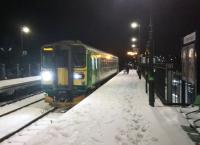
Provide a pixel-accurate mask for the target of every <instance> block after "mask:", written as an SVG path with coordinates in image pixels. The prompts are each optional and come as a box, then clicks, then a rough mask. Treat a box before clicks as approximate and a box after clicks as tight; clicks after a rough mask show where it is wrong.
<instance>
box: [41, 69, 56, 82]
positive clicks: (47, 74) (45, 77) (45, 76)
mask: <svg viewBox="0 0 200 145" xmlns="http://www.w3.org/2000/svg"><path fill="white" fill-rule="evenodd" d="M41 77H42V81H44V82H49V81H52V80H53V73H52V72H51V71H42V73H41Z"/></svg>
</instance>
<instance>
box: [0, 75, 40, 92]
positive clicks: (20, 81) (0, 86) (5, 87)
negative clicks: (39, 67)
mask: <svg viewBox="0 0 200 145" xmlns="http://www.w3.org/2000/svg"><path fill="white" fill-rule="evenodd" d="M40 80H41V77H40V76H33V77H25V78H17V79H10V80H1V81H0V93H1V92H5V91H9V89H17V88H20V87H25V86H27V85H35V84H39V83H40Z"/></svg>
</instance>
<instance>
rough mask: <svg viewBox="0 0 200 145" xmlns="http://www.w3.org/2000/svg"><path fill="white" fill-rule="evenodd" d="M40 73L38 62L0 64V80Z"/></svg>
mask: <svg viewBox="0 0 200 145" xmlns="http://www.w3.org/2000/svg"><path fill="white" fill-rule="evenodd" d="M37 75H40V64H36V63H35V64H23V65H22V64H14V65H5V64H0V80H6V79H14V78H20V77H29V76H37Z"/></svg>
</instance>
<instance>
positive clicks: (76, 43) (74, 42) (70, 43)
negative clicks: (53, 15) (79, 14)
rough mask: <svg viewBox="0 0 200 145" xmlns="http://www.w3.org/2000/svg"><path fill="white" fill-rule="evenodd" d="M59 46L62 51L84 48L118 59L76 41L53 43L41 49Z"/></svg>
mask: <svg viewBox="0 0 200 145" xmlns="http://www.w3.org/2000/svg"><path fill="white" fill-rule="evenodd" d="M60 45H62V46H63V47H62V49H69V48H71V47H73V46H75V45H79V46H84V48H85V49H88V50H90V51H94V52H97V53H103V54H105V55H110V56H112V57H115V58H118V57H117V56H115V55H113V54H110V53H107V52H104V51H101V50H98V49H96V48H94V47H92V46H89V45H86V44H84V43H82V42H81V41H79V40H77V41H73V40H63V41H58V42H55V43H50V44H45V45H43V46H42V48H44V47H57V46H60Z"/></svg>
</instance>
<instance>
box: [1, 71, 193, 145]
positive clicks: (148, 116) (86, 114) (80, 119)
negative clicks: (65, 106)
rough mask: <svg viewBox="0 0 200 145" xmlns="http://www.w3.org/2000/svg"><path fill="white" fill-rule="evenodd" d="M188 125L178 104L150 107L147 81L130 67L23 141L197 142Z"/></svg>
mask: <svg viewBox="0 0 200 145" xmlns="http://www.w3.org/2000/svg"><path fill="white" fill-rule="evenodd" d="M188 128H189V124H188V122H187V121H186V120H185V119H184V118H183V117H182V115H181V114H180V113H178V112H177V111H176V109H175V108H172V107H166V106H163V105H162V103H161V102H159V100H158V99H157V100H156V104H155V107H154V108H152V107H150V106H149V105H148V95H147V94H146V93H145V81H144V80H143V79H142V80H139V79H138V76H137V74H136V72H135V71H130V74H128V75H127V74H123V73H119V74H118V75H117V76H115V77H114V78H112V79H111V80H110V81H108V82H107V83H106V84H104V85H103V86H102V87H100V88H99V89H97V90H96V91H95V92H94V93H93V94H91V95H90V96H89V97H87V98H86V99H84V100H83V101H82V102H81V103H79V104H78V105H76V106H75V107H73V108H72V109H71V110H69V111H68V112H66V113H64V114H63V115H62V116H61V117H60V118H58V119H57V120H56V121H54V122H52V124H51V126H49V127H48V128H45V129H44V130H41V131H40V132H39V133H37V134H36V135H33V136H31V137H30V136H29V139H28V141H26V142H23V144H25V145H44V144H45V145H195V144H197V142H196V141H194V140H193V141H192V140H191V139H190V138H191V136H190V137H189V135H188V132H187V131H188V130H187V129H188ZM193 135H194V134H193ZM24 137H25V138H26V136H24ZM3 144H6V142H4V143H3ZM7 144H9V142H7Z"/></svg>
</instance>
